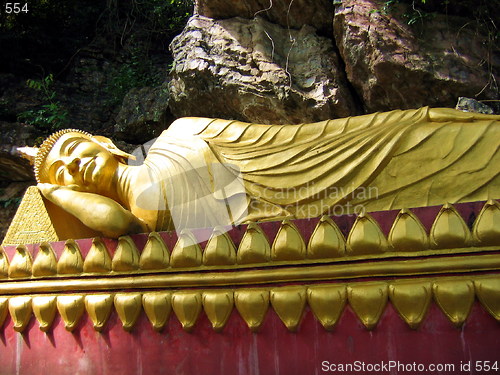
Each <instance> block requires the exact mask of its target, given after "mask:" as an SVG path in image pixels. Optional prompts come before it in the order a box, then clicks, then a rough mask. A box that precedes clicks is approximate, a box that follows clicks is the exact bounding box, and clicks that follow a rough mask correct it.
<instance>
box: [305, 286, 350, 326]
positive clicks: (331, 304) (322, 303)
mask: <svg viewBox="0 0 500 375" xmlns="http://www.w3.org/2000/svg"><path fill="white" fill-rule="evenodd" d="M307 302H308V303H309V306H310V307H311V310H312V311H313V313H314V316H315V317H316V319H318V320H319V322H320V323H321V324H322V325H323V327H325V329H327V330H328V331H331V330H333V328H334V327H335V325H336V324H337V322H338V320H339V318H340V315H341V314H342V312H343V311H344V307H345V305H346V302H347V292H346V286H345V285H343V284H340V285H339V284H320V285H315V286H309V288H307Z"/></svg>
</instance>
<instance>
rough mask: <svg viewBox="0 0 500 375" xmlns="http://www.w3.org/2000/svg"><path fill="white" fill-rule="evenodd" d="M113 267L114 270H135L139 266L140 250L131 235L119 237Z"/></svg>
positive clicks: (112, 262)
mask: <svg viewBox="0 0 500 375" xmlns="http://www.w3.org/2000/svg"><path fill="white" fill-rule="evenodd" d="M111 267H112V268H113V271H134V270H137V269H138V268H139V250H137V246H135V243H134V241H133V240H132V238H130V237H129V236H122V237H120V238H119V239H118V245H117V246H116V251H115V255H114V256H113V260H112V261H111Z"/></svg>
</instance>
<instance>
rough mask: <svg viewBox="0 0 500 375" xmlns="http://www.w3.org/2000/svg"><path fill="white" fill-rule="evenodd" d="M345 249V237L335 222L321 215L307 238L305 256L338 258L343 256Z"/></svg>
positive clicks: (311, 257)
mask: <svg viewBox="0 0 500 375" xmlns="http://www.w3.org/2000/svg"><path fill="white" fill-rule="evenodd" d="M345 251H346V250H345V238H344V236H343V235H342V232H341V231H340V229H339V227H338V226H337V224H335V223H334V221H333V220H332V219H330V218H329V217H328V216H326V215H325V216H323V217H321V219H320V220H319V222H318V224H317V225H316V228H314V231H313V233H312V235H311V238H310V239H309V244H308V246H307V257H308V258H310V259H328V258H338V257H342V256H344V255H345Z"/></svg>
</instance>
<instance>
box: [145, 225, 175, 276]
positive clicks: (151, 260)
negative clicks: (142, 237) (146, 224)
mask: <svg viewBox="0 0 500 375" xmlns="http://www.w3.org/2000/svg"><path fill="white" fill-rule="evenodd" d="M169 262H170V253H169V251H168V248H167V246H166V245H165V243H164V242H163V240H162V239H161V236H160V235H159V234H158V233H156V232H151V233H149V237H148V242H146V245H145V246H144V249H143V250H142V253H141V257H140V259H139V266H140V268H141V269H143V270H161V269H163V268H166V267H168V264H169Z"/></svg>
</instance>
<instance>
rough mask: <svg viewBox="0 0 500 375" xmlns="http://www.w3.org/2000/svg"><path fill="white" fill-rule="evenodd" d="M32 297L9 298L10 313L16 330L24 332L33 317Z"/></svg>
mask: <svg viewBox="0 0 500 375" xmlns="http://www.w3.org/2000/svg"><path fill="white" fill-rule="evenodd" d="M31 311H32V307H31V297H14V298H10V299H9V313H10V317H11V319H12V322H13V323H14V325H13V327H12V328H14V330H15V331H17V332H22V331H23V330H24V329H25V328H26V326H27V325H28V323H29V321H30V318H31Z"/></svg>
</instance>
